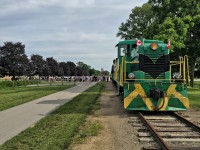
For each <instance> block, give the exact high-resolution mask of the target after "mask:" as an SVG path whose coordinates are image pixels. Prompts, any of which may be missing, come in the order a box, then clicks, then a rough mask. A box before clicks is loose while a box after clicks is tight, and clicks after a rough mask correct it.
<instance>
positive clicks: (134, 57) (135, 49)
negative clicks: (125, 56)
mask: <svg viewBox="0 0 200 150" xmlns="http://www.w3.org/2000/svg"><path fill="white" fill-rule="evenodd" d="M138 58H139V54H138V47H137V45H136V44H133V45H132V49H131V59H132V61H138Z"/></svg>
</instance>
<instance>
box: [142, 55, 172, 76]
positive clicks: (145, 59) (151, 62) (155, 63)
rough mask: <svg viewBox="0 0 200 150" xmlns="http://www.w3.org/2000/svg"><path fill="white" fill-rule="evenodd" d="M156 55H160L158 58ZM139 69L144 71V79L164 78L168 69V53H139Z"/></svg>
mask: <svg viewBox="0 0 200 150" xmlns="http://www.w3.org/2000/svg"><path fill="white" fill-rule="evenodd" d="M156 56H160V57H159V58H158V57H156ZM139 62H140V63H139V70H141V71H143V72H144V77H145V79H151V78H153V79H157V78H158V79H164V78H165V72H166V71H169V55H159V54H158V53H157V54H156V55H155V54H154V55H153V54H151V55H148V56H147V55H142V54H140V55H139Z"/></svg>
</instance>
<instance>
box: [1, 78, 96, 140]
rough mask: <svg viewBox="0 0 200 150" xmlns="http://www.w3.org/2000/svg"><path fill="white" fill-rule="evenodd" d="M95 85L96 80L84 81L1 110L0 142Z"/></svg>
mask: <svg viewBox="0 0 200 150" xmlns="http://www.w3.org/2000/svg"><path fill="white" fill-rule="evenodd" d="M93 85H95V83H94V82H88V83H86V82H82V83H79V84H78V86H75V87H73V88H70V89H67V90H64V91H60V92H57V93H54V94H51V95H48V96H45V97H42V98H39V99H36V100H34V101H31V102H28V103H25V104H22V105H19V106H16V107H13V108H10V109H7V110H4V111H0V144H3V143H4V142H6V141H7V140H9V139H11V138H12V137H14V136H16V135H17V134H19V133H20V132H21V131H23V130H25V129H26V128H28V127H30V126H31V125H33V124H34V123H36V122H37V121H38V120H40V119H41V118H43V117H45V116H46V115H47V114H48V113H50V112H51V111H53V110H55V109H56V108H58V107H59V106H61V105H63V104H65V103H67V102H69V101H70V100H71V99H72V98H73V97H75V96H77V95H78V94H80V93H81V92H83V91H85V90H86V89H88V88H89V87H91V86H93Z"/></svg>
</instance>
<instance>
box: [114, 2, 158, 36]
mask: <svg viewBox="0 0 200 150" xmlns="http://www.w3.org/2000/svg"><path fill="white" fill-rule="evenodd" d="M153 18H154V16H153V11H152V9H151V5H150V4H148V3H145V4H144V5H142V7H135V8H133V9H132V12H131V14H130V15H129V19H127V20H126V22H125V23H123V22H122V23H121V25H120V27H119V31H118V33H117V37H121V38H122V39H131V38H140V37H141V36H143V37H145V36H146V32H147V31H146V29H147V27H148V26H150V25H151V23H152V21H153Z"/></svg>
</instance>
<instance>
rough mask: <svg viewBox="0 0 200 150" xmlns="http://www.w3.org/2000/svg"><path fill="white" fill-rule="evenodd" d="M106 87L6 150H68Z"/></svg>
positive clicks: (66, 108)
mask: <svg viewBox="0 0 200 150" xmlns="http://www.w3.org/2000/svg"><path fill="white" fill-rule="evenodd" d="M103 88H104V85H103V84H99V83H98V84H96V85H95V86H93V87H91V88H89V89H88V90H86V91H85V92H83V93H82V94H80V95H78V96H76V97H75V98H74V99H73V100H72V101H70V102H69V103H67V104H65V105H63V106H61V107H60V108H58V109H57V110H55V111H54V112H53V113H51V114H49V115H48V116H47V117H45V118H43V119H42V120H40V121H39V122H38V123H36V125H35V126H34V127H32V128H28V129H26V130H25V131H23V132H22V133H20V134H19V135H17V136H16V137H14V138H12V139H11V140H9V141H7V142H6V143H4V144H3V145H2V146H1V147H0V149H2V150H11V149H15V150H22V149H26V150H28V149H32V150H35V149H38V150H39V149H41V150H49V149H50V150H59V149H60V150H63V149H67V148H68V147H69V145H70V143H71V142H72V139H73V137H74V136H75V134H76V133H77V132H78V130H79V127H80V125H82V124H83V123H84V122H85V120H86V116H87V115H88V114H89V113H90V112H91V110H92V109H93V108H94V106H95V105H96V100H97V99H98V97H99V95H100V93H101V90H102V89H103Z"/></svg>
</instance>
